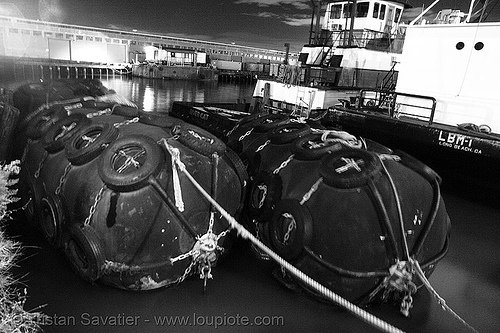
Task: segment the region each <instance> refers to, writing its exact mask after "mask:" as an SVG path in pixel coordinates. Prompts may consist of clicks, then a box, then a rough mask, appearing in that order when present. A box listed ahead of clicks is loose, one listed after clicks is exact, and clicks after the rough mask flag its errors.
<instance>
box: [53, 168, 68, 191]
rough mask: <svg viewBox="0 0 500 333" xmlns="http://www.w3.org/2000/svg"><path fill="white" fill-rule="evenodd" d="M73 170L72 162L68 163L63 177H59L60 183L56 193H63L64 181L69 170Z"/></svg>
mask: <svg viewBox="0 0 500 333" xmlns="http://www.w3.org/2000/svg"><path fill="white" fill-rule="evenodd" d="M70 170H71V163H68V165H66V167H65V168H64V173H63V174H62V176H61V178H60V179H59V185H58V186H57V188H56V194H57V195H59V193H61V190H62V187H63V186H64V183H65V182H66V177H67V176H68V173H69V171H70Z"/></svg>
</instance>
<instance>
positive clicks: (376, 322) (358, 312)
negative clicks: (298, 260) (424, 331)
mask: <svg viewBox="0 0 500 333" xmlns="http://www.w3.org/2000/svg"><path fill="white" fill-rule="evenodd" d="M163 143H164V144H165V146H166V148H167V150H169V151H170V148H171V147H170V146H169V145H168V143H167V142H166V140H163ZM172 159H173V160H174V156H173V155H172ZM175 162H176V163H177V165H178V167H179V170H180V171H182V172H184V174H185V175H186V177H187V178H188V179H189V180H190V181H191V183H193V185H194V186H195V187H196V188H197V189H198V190H199V191H200V192H201V193H202V194H203V196H204V197H205V198H206V199H207V200H208V201H209V202H210V203H211V204H212V205H213V206H214V207H215V208H216V209H217V210H218V211H219V212H220V213H221V215H222V216H224V218H225V219H226V220H227V221H228V222H229V224H230V226H231V227H232V228H233V229H236V231H237V233H238V235H240V236H241V237H243V238H245V239H248V240H250V241H251V242H252V243H253V244H254V245H256V246H257V247H258V248H260V249H261V250H262V251H264V252H265V253H266V254H267V255H269V256H270V257H271V258H272V259H273V260H274V261H276V262H277V263H278V264H279V265H280V266H281V267H283V268H284V269H286V270H287V271H288V272H289V273H290V274H292V275H293V276H295V277H296V278H298V279H300V280H301V281H303V282H304V283H306V284H307V285H309V286H310V287H311V288H312V289H314V290H316V291H317V292H318V293H320V294H321V295H324V296H325V297H327V298H329V299H330V300H332V301H333V302H334V303H336V304H338V305H339V306H341V307H343V308H344V309H346V310H347V311H349V312H351V313H352V314H354V315H355V316H357V317H359V318H360V319H362V320H363V321H365V322H367V323H368V324H371V325H372V326H374V327H377V328H379V329H380V330H382V331H384V332H398V333H399V332H403V331H401V330H400V329H398V328H397V327H394V326H392V325H390V324H389V323H387V322H385V321H383V320H381V319H380V318H377V317H376V316H374V315H372V314H371V313H369V312H367V311H365V310H363V309H361V308H360V307H358V306H356V305H354V304H353V303H351V302H349V301H348V300H346V299H344V298H342V297H341V296H339V295H337V294H335V293H334V292H332V291H331V290H329V289H328V288H326V287H324V286H323V285H321V284H320V283H318V282H317V281H315V280H313V279H312V278H311V277H309V276H308V275H306V274H305V273H303V272H302V271H300V270H299V269H297V268H296V267H295V266H293V265H292V264H290V263H289V262H287V261H286V260H285V259H283V258H281V257H280V256H279V255H278V254H277V253H275V252H274V251H273V250H271V249H270V248H269V247H267V246H266V245H265V244H264V243H262V242H261V241H260V240H258V239H257V238H256V237H255V236H254V235H252V234H251V233H250V232H249V231H248V230H247V229H245V227H243V226H242V225H241V224H240V223H239V222H238V221H236V219H235V218H234V217H232V216H231V215H230V214H229V213H228V212H227V211H226V210H225V209H224V208H222V206H220V205H219V204H218V203H217V201H215V200H214V199H213V198H212V197H211V196H210V195H209V194H208V193H207V191H205V189H204V188H203V187H202V186H201V185H200V184H199V183H198V182H197V181H196V179H194V178H193V176H191V174H190V173H189V172H188V171H187V170H186V166H185V165H184V163H182V161H181V160H180V159H179V158H178V156H177V158H175Z"/></svg>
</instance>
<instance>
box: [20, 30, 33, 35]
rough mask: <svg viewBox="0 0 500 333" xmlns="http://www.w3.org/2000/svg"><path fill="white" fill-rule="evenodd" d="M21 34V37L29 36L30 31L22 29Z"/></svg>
mask: <svg viewBox="0 0 500 333" xmlns="http://www.w3.org/2000/svg"><path fill="white" fill-rule="evenodd" d="M21 34H23V35H31V31H30V30H25V29H22V30H21Z"/></svg>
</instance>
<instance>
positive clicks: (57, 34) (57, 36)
mask: <svg viewBox="0 0 500 333" xmlns="http://www.w3.org/2000/svg"><path fill="white" fill-rule="evenodd" d="M56 38H64V34H62V33H58V32H56Z"/></svg>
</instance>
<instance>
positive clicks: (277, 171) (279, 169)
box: [273, 154, 295, 175]
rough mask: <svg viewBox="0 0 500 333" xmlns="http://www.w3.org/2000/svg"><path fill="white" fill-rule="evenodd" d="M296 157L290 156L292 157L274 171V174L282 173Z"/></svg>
mask: <svg viewBox="0 0 500 333" xmlns="http://www.w3.org/2000/svg"><path fill="white" fill-rule="evenodd" d="M294 156H295V154H292V155H290V157H288V158H287V159H286V160H285V161H283V162H282V163H281V165H280V166H279V167H277V168H276V169H275V170H274V171H273V174H275V175H277V174H278V173H279V172H280V171H281V169H283V168H285V167H286V166H287V165H288V163H290V162H291V161H292V160H293V157H294Z"/></svg>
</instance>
